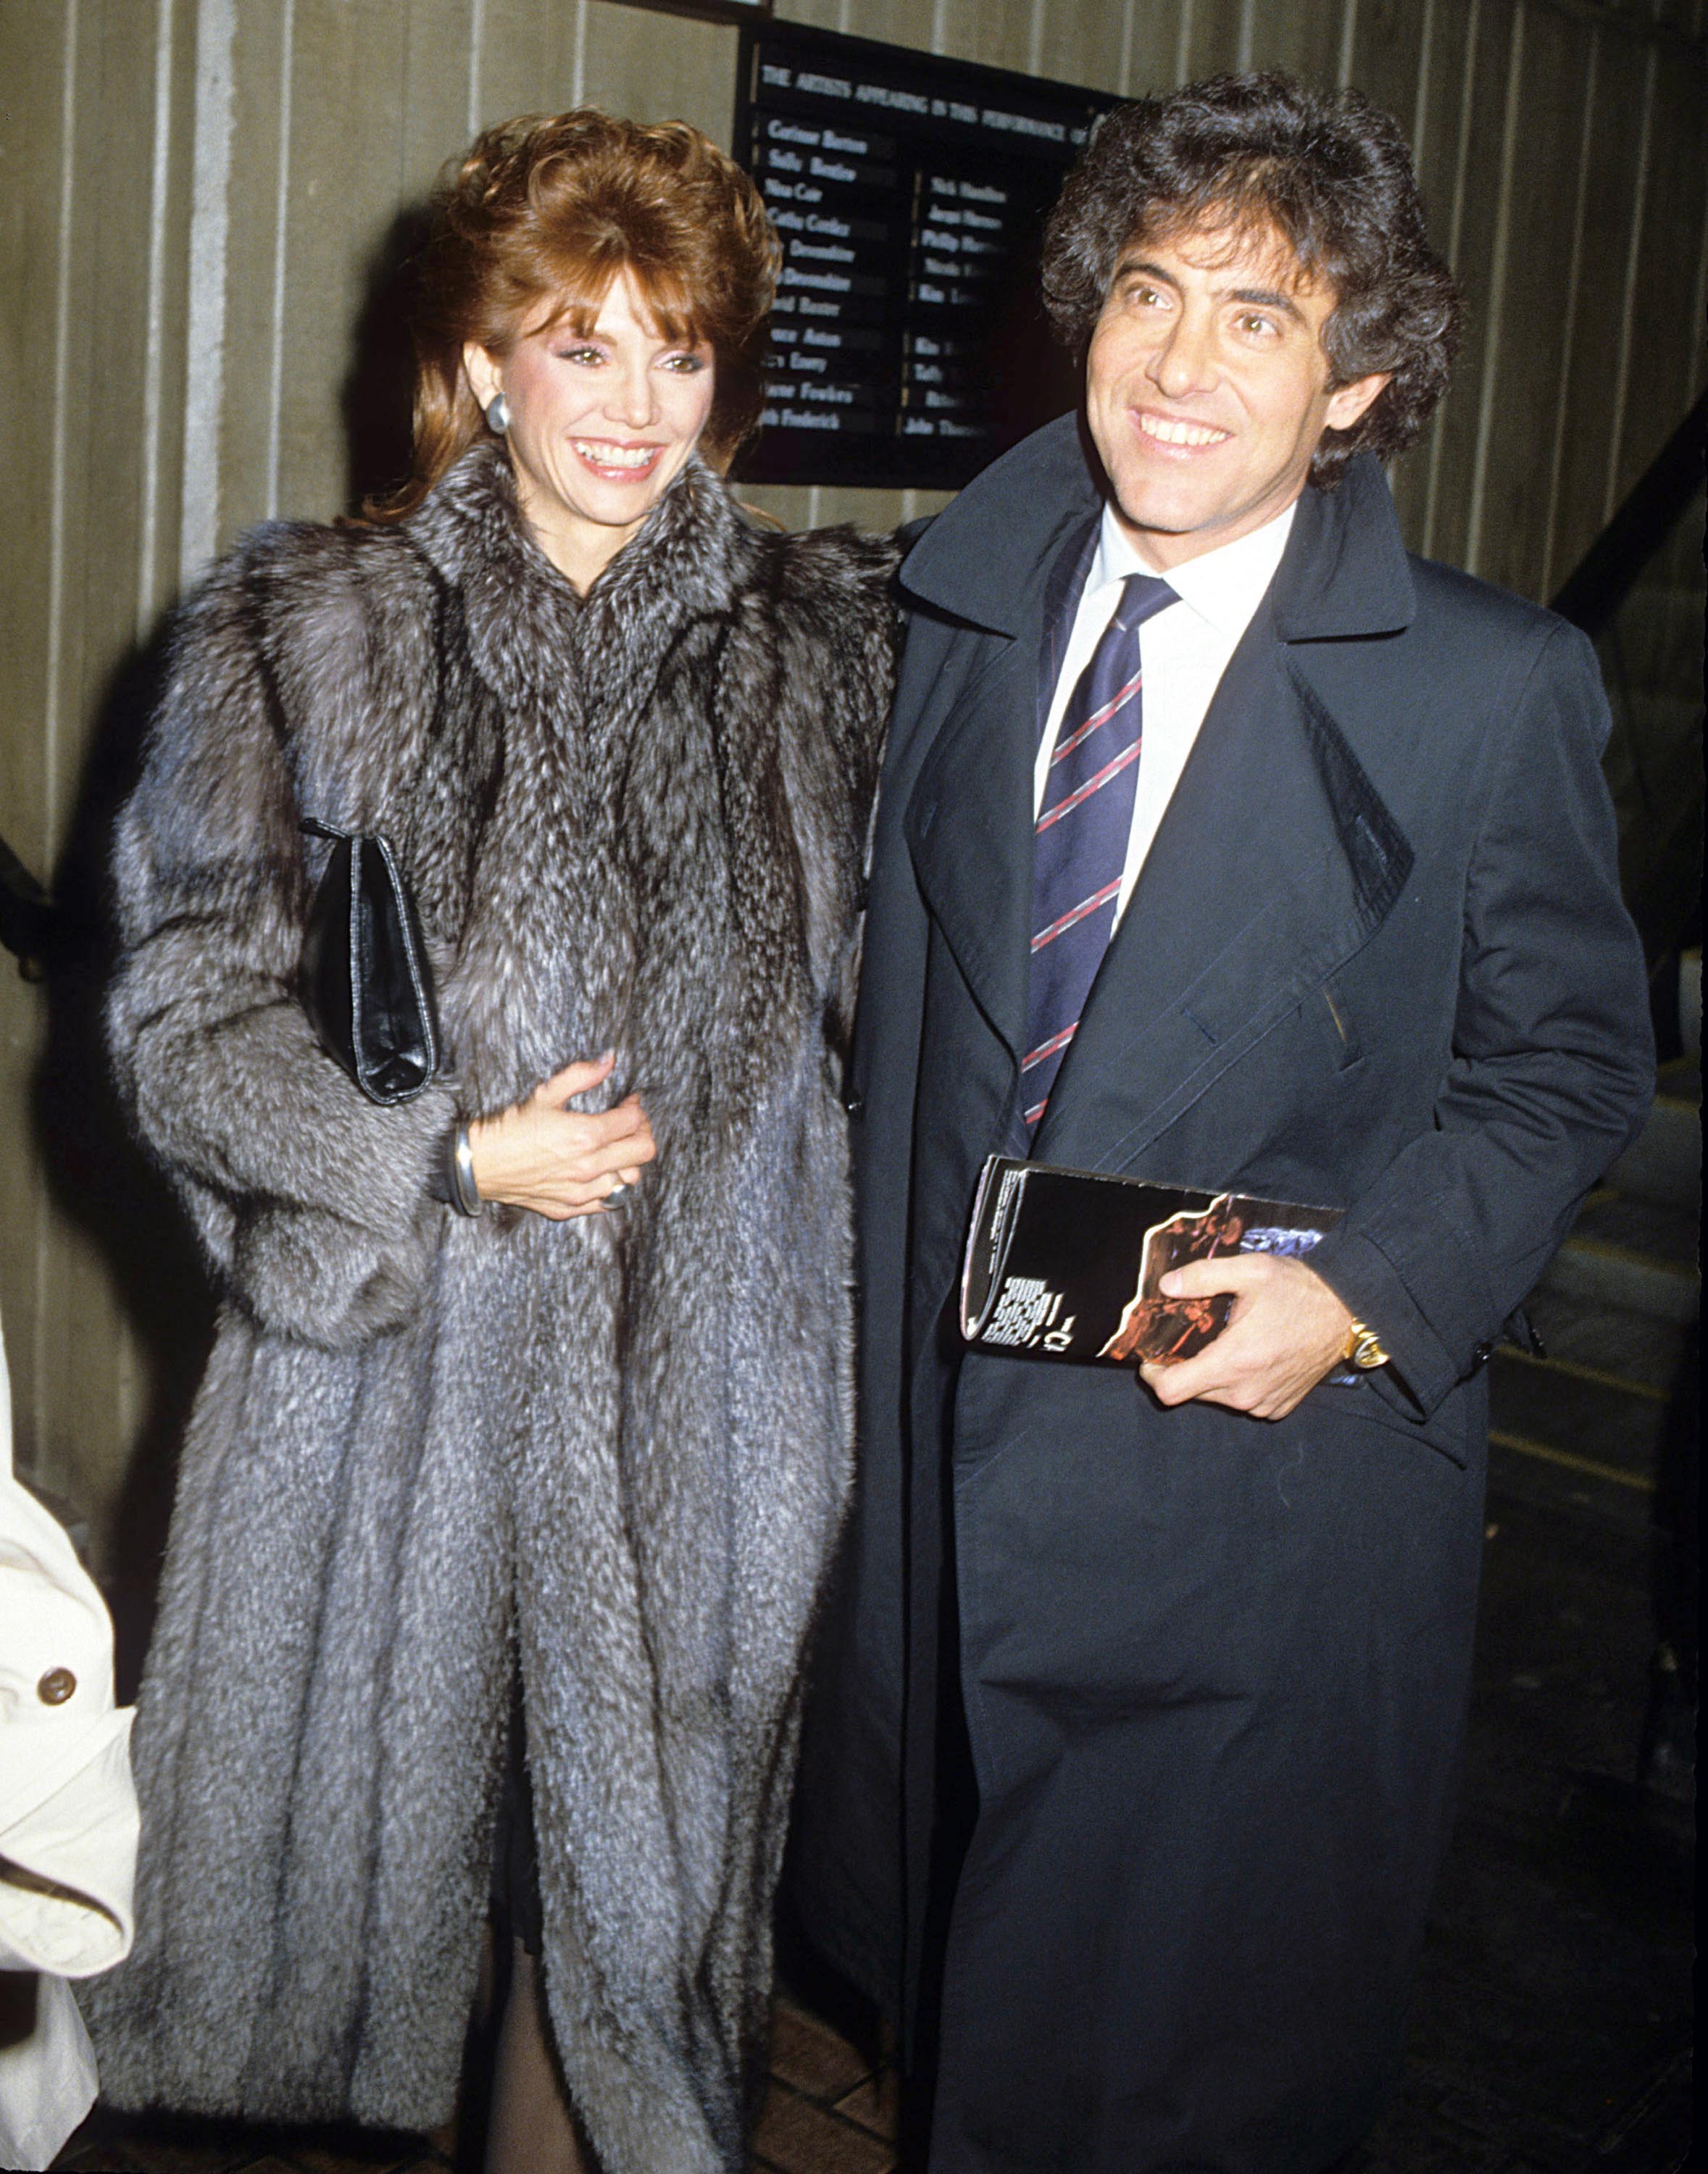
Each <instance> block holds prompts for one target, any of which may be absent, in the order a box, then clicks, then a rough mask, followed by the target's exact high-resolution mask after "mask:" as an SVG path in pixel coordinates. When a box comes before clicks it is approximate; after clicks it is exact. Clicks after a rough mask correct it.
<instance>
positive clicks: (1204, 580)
mask: <svg viewBox="0 0 1708 2174" xmlns="http://www.w3.org/2000/svg"><path fill="white" fill-rule="evenodd" d="M1293 511H1294V509H1293V507H1292V506H1289V507H1288V508H1287V509H1286V511H1284V512H1283V513H1278V514H1277V515H1276V516H1275V518H1274V519H1273V521H1266V522H1264V524H1263V526H1262V527H1261V528H1254V529H1253V530H1252V531H1251V534H1250V535H1249V536H1240V537H1237V538H1235V540H1234V542H1233V543H1231V544H1220V545H1219V546H1218V548H1217V549H1215V550H1213V551H1206V552H1205V553H1204V554H1203V556H1202V558H1197V559H1189V560H1187V561H1186V564H1185V565H1183V566H1176V568H1175V569H1174V571H1173V572H1172V573H1170V574H1169V575H1168V576H1166V579H1167V581H1168V583H1169V586H1170V588H1172V589H1173V590H1174V592H1176V595H1177V596H1178V597H1179V598H1180V602H1179V603H1175V604H1170V605H1169V607H1168V608H1167V609H1166V610H1165V611H1159V613H1158V614H1156V616H1155V618H1154V619H1147V620H1146V621H1145V623H1144V625H1143V629H1142V630H1141V631H1140V634H1139V638H1138V639H1139V657H1140V661H1141V662H1142V663H1143V668H1144V693H1143V703H1144V745H1143V749H1142V750H1141V752H1140V754H1139V760H1138V790H1137V792H1135V794H1134V796H1133V803H1132V830H1130V831H1129V832H1128V834H1127V866H1126V868H1125V870H1124V871H1123V873H1122V879H1121V895H1120V896H1119V897H1118V898H1117V899H1116V905H1115V913H1116V920H1117V921H1119V919H1120V918H1121V916H1122V914H1123V913H1125V912H1126V911H1127V900H1128V899H1130V898H1131V897H1132V887H1133V885H1134V884H1136V883H1137V882H1138V872H1139V870H1140V869H1141V868H1143V866H1144V858H1145V855H1146V854H1147V853H1148V852H1149V851H1150V846H1151V841H1152V840H1153V839H1154V837H1155V836H1156V833H1157V826H1158V825H1159V824H1160V822H1161V821H1162V819H1163V816H1164V815H1165V813H1166V812H1167V809H1168V803H1169V802H1170V799H1171V798H1173V797H1174V789H1175V787H1176V785H1177V784H1178V783H1179V782H1180V775H1181V771H1183V770H1184V769H1185V768H1186V757H1187V756H1188V755H1189V754H1191V753H1192V743H1193V741H1194V740H1196V739H1197V736H1198V727H1199V726H1200V725H1202V724H1203V722H1204V712H1205V711H1207V710H1208V708H1209V706H1210V697H1211V696H1212V695H1213V694H1214V693H1215V691H1216V689H1217V687H1218V686H1219V684H1220V683H1221V677H1222V674H1223V673H1224V672H1225V671H1226V669H1227V668H1228V660H1229V658H1230V657H1231V656H1232V655H1233V653H1234V652H1235V649H1237V648H1238V647H1239V646H1240V636H1241V635H1243V634H1244V633H1245V631H1246V628H1247V627H1248V626H1249V625H1251V615H1252V614H1253V613H1254V612H1255V611H1256V610H1257V607H1258V605H1259V604H1260V603H1262V601H1263V592H1264V591H1265V590H1266V589H1267V587H1268V586H1269V584H1270V582H1271V581H1273V579H1274V577H1275V569H1276V567H1277V566H1278V565H1280V563H1281V554H1282V552H1283V551H1284V549H1286V545H1287V538H1288V533H1289V531H1290V530H1291V528H1292V526H1293ZM1157 571H1158V570H1157V568H1155V567H1154V566H1148V565H1146V564H1145V562H1144V560H1143V559H1142V558H1140V556H1139V554H1138V552H1137V551H1136V550H1135V549H1133V547H1132V544H1130V543H1129V542H1128V541H1127V537H1126V536H1125V535H1124V534H1123V533H1122V527H1121V524H1120V522H1118V521H1117V520H1116V517H1115V514H1114V511H1112V509H1111V508H1110V507H1109V506H1105V507H1104V509H1103V524H1102V527H1101V530H1100V533H1099V536H1098V539H1097V551H1096V555H1095V557H1094V558H1093V560H1092V562H1091V571H1090V572H1089V574H1088V575H1087V576H1086V577H1085V587H1084V591H1083V592H1082V593H1081V596H1080V598H1079V608H1078V611H1077V612H1076V613H1075V614H1074V617H1073V632H1072V633H1071V634H1070V635H1069V636H1068V639H1067V653H1066V655H1065V656H1064V657H1063V658H1062V671H1061V676H1060V677H1059V678H1058V679H1057V682H1056V691H1055V693H1054V695H1052V696H1051V701H1050V717H1049V722H1048V724H1047V725H1046V727H1045V731H1044V738H1043V741H1042V744H1040V747H1039V749H1038V760H1037V765H1036V769H1035V774H1034V776H1033V781H1032V786H1033V792H1032V812H1033V814H1038V812H1039V811H1040V809H1041V808H1042V807H1043V805H1044V787H1045V784H1046V781H1047V779H1048V776H1049V771H1050V757H1051V753H1052V752H1053V750H1054V749H1055V745H1056V734H1057V729H1058V727H1060V725H1061V722H1062V711H1063V710H1064V709H1065V708H1066V706H1067V700H1068V697H1069V696H1070V695H1072V693H1073V690H1074V688H1075V687H1076V686H1077V685H1078V684H1079V675H1080V673H1082V672H1084V669H1085V667H1086V666H1087V664H1089V662H1090V661H1091V654H1092V652H1093V651H1094V650H1095V648H1096V646H1097V645H1098V643H1099V641H1100V640H1101V639H1102V637H1103V634H1104V630H1105V628H1106V627H1107V626H1108V625H1109V622H1110V620H1111V618H1112V617H1113V616H1114V612H1115V607H1116V604H1117V603H1119V602H1120V599H1121V585H1122V582H1123V581H1125V580H1126V579H1127V576H1128V575H1129V574H1149V575H1151V576H1153V577H1154V576H1155V575H1156V573H1157Z"/></svg>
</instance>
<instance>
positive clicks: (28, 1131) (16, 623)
mask: <svg viewBox="0 0 1708 2174" xmlns="http://www.w3.org/2000/svg"><path fill="white" fill-rule="evenodd" d="M4 21H5V26H6V31H7V39H6V66H7V78H8V111H7V114H6V125H5V126H4V127H3V128H0V359H3V363H4V367H3V368H0V506H3V508H4V512H5V519H4V521H3V522H0V537H3V538H4V541H3V544H0V700H3V702H4V704H5V708H4V710H3V711H0V834H3V835H4V836H5V838H6V840H7V841H8V844H9V845H10V846H12V848H13V850H14V852H17V853H19V855H20V856H21V857H23V858H24V861H25V862H26V863H29V865H30V868H32V869H33V871H34V872H35V874H37V875H38V876H41V875H45V874H46V873H47V866H48V863H47V844H48V836H47V834H48V824H47V804H48V796H47V789H46V745H47V736H46V730H45V724H46V710H47V704H48V701H49V699H50V694H51V689H50V680H51V676H52V675H51V668H50V659H49V652H48V644H47V641H46V633H47V627H48V619H49V595H50V589H51V569H50V564H49V554H48V551H47V550H46V549H45V548H44V547H45V544H46V539H47V531H48V522H49V519H50V518H51V515H50V511H49V509H50V508H51V506H52V504H53V500H54V493H55V476H56V473H57V468H58V455H57V447H58V444H59V441H60V437H61V433H62V430H63V428H64V425H65V416H64V414H63V400H62V397H61V395H60V392H59V390H58V371H57V367H56V354H57V327H58V320H59V312H58V308H57V300H58V291H59V268H60V256H61V251H60V232H61V226H62V219H63V218H64V217H65V216H66V214H67V213H68V205H67V204H66V203H64V202H63V196H62V189H63V181H62V177H63V176H64V175H65V173H66V171H67V169H68V163H69V162H68V159H67V158H66V157H65V155H64V153H65V146H64V144H63V143H62V130H63V127H64V125H65V113H64V105H65V101H64V99H63V96H62V89H63V85H64V83H65V72H66V67H67V62H68V41H70V40H71V39H73V37H74V35H75V30H76V27H77V24H76V17H75V13H74V11H69V10H62V9H55V10H53V11H51V12H50V11H49V10H47V9H46V8H30V9H27V10H25V9H20V8H14V9H12V10H11V11H9V13H8V15H7V16H6V17H5V18H4ZM45 1030H46V1004H45V998H44V992H43V991H42V990H41V989H40V988H36V987H30V985H29V984H27V983H25V982H22V981H20V980H19V976H18V972H17V969H16V967H15V965H14V963H13V961H12V960H10V959H9V958H7V957H5V956H3V955H0V1322H3V1323H4V1327H5V1332H6V1346H7V1355H8V1363H9V1366H10V1369H11V1376H12V1401H13V1406H14V1412H15V1414H16V1440H15V1451H14V1453H15V1455H16V1457H17V1460H18V1467H19V1470H20V1471H21V1472H23V1473H24V1474H27V1475H34V1474H37V1473H38V1472H39V1471H40V1470H41V1457H40V1452H39V1441H38V1436H39V1430H38V1427H37V1425H36V1415H37V1413H38V1411H39V1410H40V1409H41V1404H42V1403H43V1401H44V1400H45V1395H46V1387H47V1385H46V1382H45V1381H44V1379H43V1376H42V1372H41V1365H40V1348H39V1339H38V1336H37V1328H38V1323H39V1321H40V1318H41V1307H40V1302H39V1289H38V1271H39V1264H40V1259H41V1246H42V1242H43V1237H44V1232H43V1228H42V1225H43V1220H44V1203H43V1201H42V1197H41V1171H40V1167H39V1165H38V1163H37V1161H36V1158H35V1141H34V1138H33V1136H32V1127H31V1123H30V1116H31V1111H30V1083H31V1080H32V1079H33V1077H34V1074H35V1068H36V1064H37V1062H38V1060H39V1057H40V1053H41V1046H42V1041H43V1036H44V1033H45Z"/></svg>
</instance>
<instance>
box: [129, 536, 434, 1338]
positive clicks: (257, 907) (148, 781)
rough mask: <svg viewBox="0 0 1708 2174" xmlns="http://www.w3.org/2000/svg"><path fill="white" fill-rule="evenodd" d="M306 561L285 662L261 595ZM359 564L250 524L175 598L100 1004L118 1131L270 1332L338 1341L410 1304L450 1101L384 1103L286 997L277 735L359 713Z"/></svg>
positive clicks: (282, 748) (295, 921)
mask: <svg viewBox="0 0 1708 2174" xmlns="http://www.w3.org/2000/svg"><path fill="white" fill-rule="evenodd" d="M310 556H317V557H319V558H320V559H321V560H322V565H321V566H320V567H319V569H318V572H319V579H318V581H316V588H317V590H318V592H319V608H318V610H317V612H316V614H314V616H313V619H312V621H311V631H310V633H309V635H308V637H307V638H306V639H305V640H304V641H300V643H299V644H298V645H297V648H296V651H295V653H294V656H293V659H292V668H291V669H290V670H289V671H284V670H281V669H279V668H278V660H276V659H272V658H269V657H268V655H267V654H266V653H265V650H266V644H265V637H264V633H263V632H262V630H263V629H264V627H265V625H266V617H265V609H264V606H265V592H266V590H267V588H268V585H269V582H270V581H273V579H274V578H275V577H276V576H277V572H278V566H279V565H280V563H281V561H283V560H293V559H294V560H298V561H300V560H303V559H304V558H305V557H310ZM358 556H359V553H358V549H357V547H356V545H355V544H354V543H353V542H352V541H351V539H349V538H346V537H345V536H343V535H341V534H339V533H337V532H332V531H327V530H319V531H312V532H305V531H302V530H295V531H292V530H284V529H274V530H271V531H263V532H262V533H260V534H258V535H257V537H255V538H251V540H250V542H249V543H248V544H246V545H245V546H243V547H241V548H240V549H239V550H238V551H237V552H235V553H234V554H232V556H231V557H230V559H228V560H226V561H225V562H224V564H223V565H221V566H220V567H219V569H218V570H216V571H215V572H214V575H213V576H212V577H211V578H210V579H209V581H208V582H207V584H206V585H205V587H203V589H202V590H201V592H199V594H198V595H197V597H195V598H193V599H192V602H191V603H189V604H188V606H187V607H186V609H185V611H184V614H183V616H182V618H181V621H180V623H179V625H178V627H177V629H176V636H175V639H174V641H173V644H172V649H171V655H170V667H169V672H168V677H167V682H166V686H165V694H164V697H163V700H162V701H161V703H160V706H159V710H158V712H157V714H156V716H155V718H154V723H153V727H152V728H151V733H150V737H149V744H148V749H147V753H146V757H145V761H144V765H143V774H142V778H141V781H140V783H139V785H138V788H137V791H136V792H135V793H134V795H133V796H132V799H131V800H130V802H129V803H128V804H127V807H126V808H125V810H124V812H123V814H122V817H121V819H120V823H119V826H118V834H117V839H116V862H115V868H116V900H117V914H118V923H119V935H120V939H121V945H122V953H121V963H120V971H119V973H118V976H117V979H116V985H115V987H114V989H113V992H112V994H111V998H110V1002H109V1007H108V1030H109V1036H110V1041H111V1049H112V1052H113V1055H114V1058H115V1061H116V1069H117V1073H118V1077H119V1081H120V1085H121V1089H122V1093H123V1095H124V1097H125V1100H126V1101H127V1105H128V1107H129V1111H130V1114H131V1117H132V1122H133V1123H134V1125H135V1127H136V1128H137V1130H138V1133H139V1134H140V1135H141V1137H142V1138H143V1142H144V1143H145V1144H146V1145H147V1146H148V1148H149V1150H150V1151H151V1152H152V1153H153V1154H154V1155H155V1156H156V1157H157V1158H158V1160H159V1161H160V1162H161V1163H162V1164H163V1165H164V1166H165V1169H166V1171H168V1173H169V1174H170V1177H171V1178H172V1180H173V1182H174V1183H175V1184H176V1187H177V1188H178V1190H179V1192H181V1195H182V1197H183V1198H184V1200H185V1202H186V1205H187V1206H188V1208H189V1210H190V1213H191V1215H192V1219H193V1220H194V1223H195V1225H196V1228H197V1231H198V1233H199V1235H200V1236H201V1239H202V1242H203V1246H204V1247H205V1248H206V1250H207V1252H208V1255H209V1256H210V1257H211V1259H212V1262H213V1264H214V1268H215V1271H216V1273H217V1274H219V1278H220V1279H221V1281H222V1282H223V1283H224V1284H225V1286H226V1287H227V1288H228V1290H230V1293H231V1294H232V1295H234V1296H235V1298H236V1299H237V1300H238V1301H239V1302H240V1303H241V1305H242V1306H245V1307H246V1309H247V1310H248V1311H250V1312H251V1315H252V1316H253V1317H255V1319H256V1320H257V1322H259V1323H260V1325H261V1326H262V1328H267V1329H270V1330H274V1331H278V1332H281V1333H285V1334H287V1335H291V1336H295V1337H300V1338H306V1339H308V1340H310V1341H311V1342H314V1343H316V1344H323V1345H326V1346H327V1347H330V1348H332V1349H348V1348H352V1347H354V1345H356V1344H359V1343H360V1342H362V1341H363V1340H364V1339H365V1338H367V1337H369V1336H370V1335H371V1334H373V1333H375V1332H376V1331H377V1330H381V1329H384V1328H391V1327H393V1326H395V1325H396V1324H397V1323H398V1322H401V1321H403V1320H404V1319H406V1318H408V1316H409V1315H410V1313H411V1311H413V1307H414V1306H415V1304H416V1302H417V1300H418V1297H419V1292H420V1290H421V1287H422V1284H423V1282H424V1277H425V1275H426V1273H427V1270H428V1268H429V1266H430V1262H431V1259H432V1257H433V1254H434V1251H435V1247H436V1245H437V1242H438V1239H439V1236H440V1234H441V1230H442V1227H443V1223H444V1218H445V1214H446V1211H445V1209H443V1208H442V1207H441V1206H440V1205H439V1204H438V1203H436V1202H435V1201H434V1200H433V1199H431V1198H430V1197H429V1195H428V1193H427V1191H426V1186H427V1182H428V1178H429V1175H430V1170H431V1168H432V1166H433V1165H434V1162H435V1157H436V1156H437V1155H438V1154H439V1153H440V1151H441V1145H442V1142H443V1139H444V1136H445V1133H446V1129H447V1128H448V1127H449V1125H450V1124H451V1122H452V1117H453V1111H454V1097H453V1093H452V1090H451V1087H450V1086H449V1085H448V1084H446V1082H445V1081H443V1080H442V1079H441V1080H435V1082H434V1083H433V1084H432V1085H431V1086H430V1088H429V1089H428V1090H427V1091H426V1092H425V1093H424V1095H421V1096H420V1097H419V1099H418V1100H417V1101H413V1102H411V1103H409V1104H408V1105H406V1106H403V1107H401V1108H395V1109H381V1108H379V1107H377V1106H375V1105H373V1104H371V1103H370V1102H368V1101H365V1098H364V1097H363V1096H362V1095H361V1094H360V1093H359V1091H358V1090H357V1089H356V1088H355V1086H354V1084H352V1082H351V1081H350V1080H349V1079H347V1078H346V1077H345V1075H344V1073H343V1072H342V1071H341V1070H340V1069H339V1068H338V1066H337V1065H336V1064H335V1063H333V1062H332V1059H331V1058H329V1057H327V1055H326V1054H325V1053H324V1052H322V1050H321V1049H320V1047H319V1046H317V1044H316V1041H315V1038H314V1036H313V1034H312V1032H311V1029H310V1027H309V1025H308V1022H307V1020H306V1019H305V1016H304V1014H303V1012H302V1009H301V1007H300V1003H298V1000H297V996H296V973H297V963H298V958H299V955H300V950H301V944H302V929H303V918H304V912H305V906H306V903H307V900H308V895H309V890H308V884H307V881H306V879H305V871H304V866H303V852H302V837H301V833H300V829H299V827H298V826H299V824H300V817H301V814H302V813H303V810H302V808H300V806H299V803H298V792H297V787H296V782H295V778H294V777H293V775H292V774H291V769H290V767H289V766H288V764H287V758H286V749H287V748H288V747H289V746H292V745H293V744H297V743H298V742H299V741H300V742H301V743H302V744H309V743H310V742H312V743H314V744H318V745H320V746H322V747H324V746H326V745H327V744H328V743H329V742H330V743H331V744H333V745H335V744H336V741H337V739H338V732H339V727H340V725H341V724H348V723H350V722H353V720H354V717H355V716H356V714H357V713H358V712H359V711H360V710H361V708H362V706H363V696H364V690H363V689H362V687H361V685H360V674H359V673H356V674H355V675H354V677H353V675H352V673H351V672H350V669H349V658H350V657H351V656H352V655H354V656H358V657H363V656H370V655H371V654H372V653H373V652H374V649H375V644H374V643H373V641H371V639H365V635H366V634H367V631H368V630H367V629H366V628H365V625H364V612H363V604H362V598H361V595H360V592H359V579H358V571H357V565H356V561H357V560H358ZM295 578H297V579H298V580H299V581H300V567H299V568H298V569H297V570H296V573H295ZM334 657H336V659H337V660H338V668H337V670H336V672H334V670H333V668H332V660H333V659H334ZM420 692H421V693H422V694H423V695H425V693H426V692H427V690H425V689H423V690H420ZM311 713H316V714H315V716H314V723H315V730H314V732H313V733H304V732H302V731H301V730H300V727H302V726H303V724H304V723H305V719H306V718H307V717H308V716H309V715H310V714H311ZM334 760H335V758H334ZM314 812H316V813H318V812H320V811H319V810H318V809H316V810H315V811H314Z"/></svg>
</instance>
